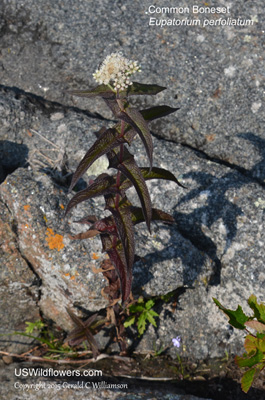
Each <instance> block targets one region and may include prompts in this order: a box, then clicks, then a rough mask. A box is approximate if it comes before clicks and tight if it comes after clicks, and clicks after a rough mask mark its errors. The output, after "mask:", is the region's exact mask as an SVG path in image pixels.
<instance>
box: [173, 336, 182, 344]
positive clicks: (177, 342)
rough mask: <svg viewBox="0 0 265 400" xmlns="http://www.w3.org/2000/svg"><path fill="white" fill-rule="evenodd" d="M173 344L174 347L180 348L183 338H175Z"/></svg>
mask: <svg viewBox="0 0 265 400" xmlns="http://www.w3.org/2000/svg"><path fill="white" fill-rule="evenodd" d="M172 343H173V346H175V347H180V343H181V337H180V336H177V337H176V338H173V339H172Z"/></svg>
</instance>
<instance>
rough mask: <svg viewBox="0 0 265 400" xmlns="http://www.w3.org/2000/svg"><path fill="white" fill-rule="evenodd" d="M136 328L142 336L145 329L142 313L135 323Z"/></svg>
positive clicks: (144, 313) (144, 317)
mask: <svg viewBox="0 0 265 400" xmlns="http://www.w3.org/2000/svg"><path fill="white" fill-rule="evenodd" d="M137 327H138V332H139V334H140V335H142V334H143V333H144V331H145V328H146V312H143V313H142V314H140V315H139V318H138V321H137Z"/></svg>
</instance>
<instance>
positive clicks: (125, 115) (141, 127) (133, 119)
mask: <svg viewBox="0 0 265 400" xmlns="http://www.w3.org/2000/svg"><path fill="white" fill-rule="evenodd" d="M118 117H119V118H120V119H121V120H122V121H125V122H126V123H128V124H129V125H131V126H132V127H133V129H134V130H135V131H136V132H137V133H138V134H139V135H140V137H141V139H142V142H143V144H144V147H145V150H146V153H147V156H148V158H149V162H150V170H151V169H152V164H153V140H152V136H151V133H150V131H149V128H148V125H147V122H146V121H145V119H144V118H143V116H142V114H141V113H140V112H139V111H138V110H136V108H131V107H128V108H127V109H126V111H122V112H120V114H119V115H118Z"/></svg>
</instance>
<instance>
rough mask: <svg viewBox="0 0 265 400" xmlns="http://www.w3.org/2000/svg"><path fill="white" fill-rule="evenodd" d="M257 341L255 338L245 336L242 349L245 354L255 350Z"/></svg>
mask: <svg viewBox="0 0 265 400" xmlns="http://www.w3.org/2000/svg"><path fill="white" fill-rule="evenodd" d="M257 343H258V339H257V338H256V337H255V336H252V335H247V336H246V339H245V343H244V347H245V349H246V352H247V353H251V351H255V352H256V349H257Z"/></svg>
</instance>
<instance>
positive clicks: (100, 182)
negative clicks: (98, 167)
mask: <svg viewBox="0 0 265 400" xmlns="http://www.w3.org/2000/svg"><path fill="white" fill-rule="evenodd" d="M110 191H114V192H117V189H116V187H115V180H114V178H113V177H111V176H109V175H108V174H101V175H99V177H98V178H96V179H95V180H94V182H93V183H91V184H90V185H89V186H88V187H87V188H86V189H84V190H81V191H80V192H78V193H76V194H75V195H74V197H73V198H72V199H71V200H70V201H69V203H68V205H67V208H66V211H65V215H67V214H68V213H69V211H70V210H71V209H72V208H73V207H75V206H77V204H79V203H82V202H83V201H86V200H89V199H91V198H94V197H98V196H102V195H104V194H107V193H109V192H110Z"/></svg>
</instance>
